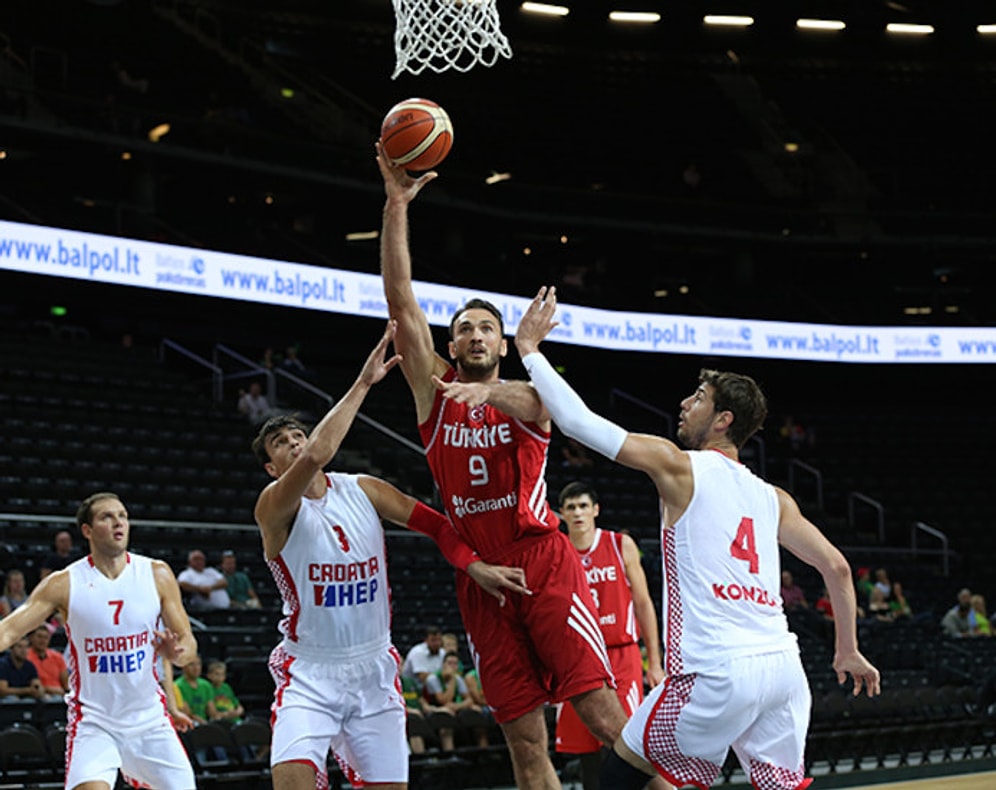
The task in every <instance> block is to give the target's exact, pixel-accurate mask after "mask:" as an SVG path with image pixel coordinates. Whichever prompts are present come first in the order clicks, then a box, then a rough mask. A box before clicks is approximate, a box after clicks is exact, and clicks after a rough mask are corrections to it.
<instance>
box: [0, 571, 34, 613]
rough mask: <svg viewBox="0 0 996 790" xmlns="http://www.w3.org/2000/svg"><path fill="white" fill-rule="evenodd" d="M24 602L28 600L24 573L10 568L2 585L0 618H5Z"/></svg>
mask: <svg viewBox="0 0 996 790" xmlns="http://www.w3.org/2000/svg"><path fill="white" fill-rule="evenodd" d="M26 600H28V589H27V584H26V583H25V580H24V571H22V570H20V569H19V568H12V569H11V570H9V571H7V578H6V579H4V583H3V595H0V617H6V616H7V615H9V614H10V613H11V612H13V611H14V610H15V609H16V608H17V607H18V606H20V605H21V604H22V603H24V602H25V601H26Z"/></svg>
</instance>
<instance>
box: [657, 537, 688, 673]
mask: <svg viewBox="0 0 996 790" xmlns="http://www.w3.org/2000/svg"><path fill="white" fill-rule="evenodd" d="M661 547H662V552H661V553H662V555H663V556H662V558H661V563H662V565H663V566H664V583H665V584H666V585H667V612H666V613H665V616H664V623H665V624H666V625H665V627H666V628H667V633H666V634H665V637H664V670H665V671H666V672H667V674H668V675H672V676H673V675H681V674H682V673H683V670H684V666H683V662H682V660H681V630H682V628H683V626H684V621H683V619H682V612H681V593H680V589H679V587H678V563H677V560H676V558H675V549H674V527H672V528H671V529H665V530H664V533H663V536H662V537H661Z"/></svg>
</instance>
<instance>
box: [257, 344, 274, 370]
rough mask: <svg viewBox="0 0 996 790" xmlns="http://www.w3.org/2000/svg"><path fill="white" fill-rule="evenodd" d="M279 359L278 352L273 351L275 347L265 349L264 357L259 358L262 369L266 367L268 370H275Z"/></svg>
mask: <svg viewBox="0 0 996 790" xmlns="http://www.w3.org/2000/svg"><path fill="white" fill-rule="evenodd" d="M278 362H279V359H278V358H277V355H276V352H274V350H273V346H267V347H266V348H264V349H263V355H262V356H261V357H260V358H259V364H260V367H264V368H266V369H267V370H273V369H274V368H275V367H276V366H277V363H278Z"/></svg>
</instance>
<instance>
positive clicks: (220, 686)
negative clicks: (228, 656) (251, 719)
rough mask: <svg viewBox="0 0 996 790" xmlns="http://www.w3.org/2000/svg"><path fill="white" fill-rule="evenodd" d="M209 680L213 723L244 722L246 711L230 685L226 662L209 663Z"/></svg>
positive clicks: (215, 660)
mask: <svg viewBox="0 0 996 790" xmlns="http://www.w3.org/2000/svg"><path fill="white" fill-rule="evenodd" d="M207 679H208V682H209V683H210V684H211V688H212V694H213V696H212V697H211V702H212V703H213V704H214V711H213V713H212V714H211V721H221V722H224V723H225V724H238V723H239V722H240V721H242V717H243V716H244V715H245V712H246V709H245V708H244V707H243V706H242V703H241V702H239V698H238V697H237V696H235V692H234V691H233V690H232V687H231V685H229V683H228V667H226V666H225V662H224V661H219V660H218V659H214V660H212V661H208V665H207Z"/></svg>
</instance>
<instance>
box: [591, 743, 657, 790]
mask: <svg viewBox="0 0 996 790" xmlns="http://www.w3.org/2000/svg"><path fill="white" fill-rule="evenodd" d="M652 778H653V777H652V776H649V775H647V774H645V773H643V771H641V770H640V769H639V768H636V767H635V766H632V765H630V764H629V763H628V762H626V761H625V760H624V759H623V758H622V757H620V756H619V755H618V754H616V752H615V749H611V750H609V754H608V756H607V757H606V758H605V762H604V763H602V774H601V776H600V777H599V779H600V782H601V784H600V787H601V790H641V789H642V788H643V787H646V785H647V782H649V781H650V780H651V779H652Z"/></svg>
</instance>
